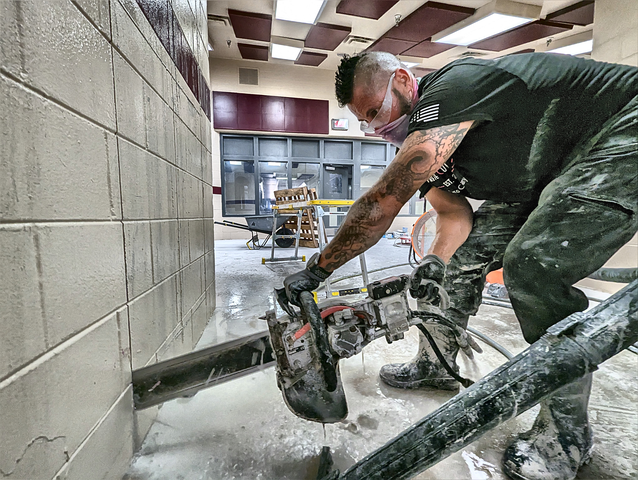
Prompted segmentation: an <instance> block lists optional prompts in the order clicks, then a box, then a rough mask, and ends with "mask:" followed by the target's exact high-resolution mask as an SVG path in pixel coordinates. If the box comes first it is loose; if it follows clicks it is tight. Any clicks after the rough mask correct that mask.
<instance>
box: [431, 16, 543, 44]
mask: <svg viewBox="0 0 638 480" xmlns="http://www.w3.org/2000/svg"><path fill="white" fill-rule="evenodd" d="M534 20H535V19H533V18H526V17H515V16H512V15H504V14H502V13H491V14H489V15H488V16H486V17H483V18H481V19H480V20H478V21H476V22H474V23H471V24H469V25H468V26H467V27H464V28H461V29H460V30H457V31H456V32H453V33H450V34H449V35H446V36H445V37H443V38H440V39H439V40H435V42H437V43H451V44H453V45H465V46H467V45H471V44H472V43H476V42H479V41H481V40H483V39H485V38H489V37H493V36H494V35H498V34H499V33H503V32H506V31H508V30H512V29H514V28H516V27H520V26H521V25H524V24H526V23H529V22H533V21H534Z"/></svg>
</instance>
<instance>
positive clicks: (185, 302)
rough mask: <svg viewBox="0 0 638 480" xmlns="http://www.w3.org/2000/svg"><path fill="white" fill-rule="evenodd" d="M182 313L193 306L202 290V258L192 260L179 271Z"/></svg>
mask: <svg viewBox="0 0 638 480" xmlns="http://www.w3.org/2000/svg"><path fill="white" fill-rule="evenodd" d="M179 273H180V288H181V293H182V315H186V313H187V312H188V311H189V310H191V309H192V308H193V306H194V305H195V303H196V302H197V299H198V298H199V297H200V296H201V295H202V293H203V292H204V259H203V258H200V259H199V260H196V261H194V262H193V263H191V264H190V265H188V266H187V267H185V268H183V269H182V270H181V271H180V272H179Z"/></svg>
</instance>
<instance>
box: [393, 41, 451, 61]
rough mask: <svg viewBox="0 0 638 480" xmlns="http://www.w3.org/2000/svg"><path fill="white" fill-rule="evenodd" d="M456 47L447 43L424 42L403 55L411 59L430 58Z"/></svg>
mask: <svg viewBox="0 0 638 480" xmlns="http://www.w3.org/2000/svg"><path fill="white" fill-rule="evenodd" d="M454 47H456V45H450V44H447V43H434V42H431V41H430V40H424V41H422V42H421V43H418V44H416V45H414V46H413V47H412V48H409V49H407V50H406V51H404V52H401V53H402V54H403V55H409V56H411V57H421V58H430V57H433V56H434V55H437V54H439V53H441V52H445V51H446V50H450V49H451V48H454Z"/></svg>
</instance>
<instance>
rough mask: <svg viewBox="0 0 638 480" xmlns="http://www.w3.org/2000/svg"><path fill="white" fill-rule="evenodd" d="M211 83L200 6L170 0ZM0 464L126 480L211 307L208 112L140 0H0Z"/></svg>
mask: <svg viewBox="0 0 638 480" xmlns="http://www.w3.org/2000/svg"><path fill="white" fill-rule="evenodd" d="M168 4H169V5H171V4H172V8H173V10H174V11H175V14H176V17H177V20H178V21H179V24H180V25H181V27H182V30H183V31H184V34H185V37H186V39H187V42H188V45H189V48H191V50H192V51H193V52H194V54H195V57H196V59H197V61H198V63H199V65H200V68H201V70H202V73H203V75H204V77H205V79H206V81H208V78H209V73H208V58H207V48H206V43H205V42H206V40H207V31H206V4H205V3H204V1H203V0H169V3H168ZM0 32H2V33H1V34H0V112H1V114H0V285H1V287H0V477H2V478H5V477H6V478H10V479H13V480H40V479H53V478H55V479H58V478H59V479H67V478H68V479H79V480H87V479H91V480H97V479H119V478H121V476H122V474H123V472H124V471H125V470H126V468H127V466H128V464H129V461H130V458H131V456H132V453H133V450H134V443H135V440H136V439H137V440H138V441H139V440H140V439H141V438H142V437H143V436H144V435H145V433H146V431H147V429H148V427H149V426H150V420H151V419H152V417H153V412H152V411H151V412H150V413H149V412H147V413H145V415H144V416H141V417H139V418H135V415H134V412H133V408H132V393H131V369H135V368H138V367H141V366H143V365H146V364H149V363H154V362H156V361H158V360H162V359H165V358H167V357H169V356H173V355H176V354H180V353H183V352H187V351H190V350H191V349H192V347H193V345H194V344H195V342H196V341H197V340H198V338H199V336H200V334H201V333H202V331H203V328H204V326H205V324H206V322H207V320H208V318H209V317H210V315H211V313H212V310H213V308H214V306H215V294H214V258H213V233H214V229H213V221H212V216H213V208H212V183H213V180H212V166H211V128H210V121H209V120H208V118H207V117H206V116H205V114H204V112H203V110H202V108H201V107H200V105H199V104H198V102H197V100H196V98H195V96H194V95H193V94H192V92H191V90H190V88H189V86H188V85H187V83H186V81H185V80H184V79H183V78H182V76H181V75H180V73H179V71H178V70H177V68H176V66H175V65H174V63H173V61H172V60H171V58H170V56H169V55H168V53H167V52H166V51H165V50H164V47H163V46H162V44H161V43H160V41H159V39H158V37H157V36H156V34H155V33H154V31H153V29H152V27H151V25H150V24H149V23H148V21H147V19H146V17H145V16H144V14H143V13H142V11H141V10H140V8H139V7H138V4H137V2H136V1H135V0H92V1H89V0H47V1H46V2H41V1H39V0H3V1H2V2H0Z"/></svg>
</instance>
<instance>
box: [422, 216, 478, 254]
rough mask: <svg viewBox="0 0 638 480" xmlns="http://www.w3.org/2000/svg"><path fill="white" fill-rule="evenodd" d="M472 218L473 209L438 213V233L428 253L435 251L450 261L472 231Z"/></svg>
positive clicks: (434, 252)
mask: <svg viewBox="0 0 638 480" xmlns="http://www.w3.org/2000/svg"><path fill="white" fill-rule="evenodd" d="M472 218H473V216H472V212H471V210H470V211H459V212H454V213H445V214H438V215H437V218H436V235H435V236H434V241H433V242H432V245H430V249H429V250H428V253H433V254H435V255H437V256H439V257H440V258H441V259H442V260H443V261H444V262H445V263H448V262H449V261H450V258H452V255H454V253H455V252H456V251H457V250H458V248H459V247H460V246H461V245H463V243H465V240H467V237H468V236H469V234H470V232H471V231H472Z"/></svg>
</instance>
